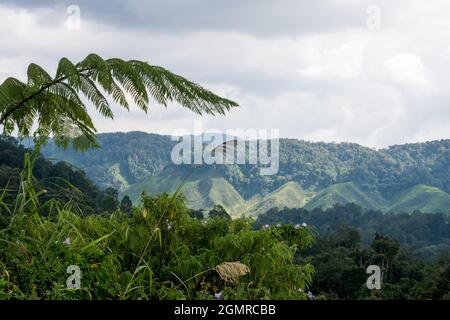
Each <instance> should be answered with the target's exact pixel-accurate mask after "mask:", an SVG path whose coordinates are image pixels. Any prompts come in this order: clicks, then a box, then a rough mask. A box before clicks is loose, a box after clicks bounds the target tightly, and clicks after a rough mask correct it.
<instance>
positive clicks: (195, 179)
mask: <svg viewBox="0 0 450 320" xmlns="http://www.w3.org/2000/svg"><path fill="white" fill-rule="evenodd" d="M98 139H99V142H100V144H101V146H102V147H101V148H100V149H94V150H89V151H88V152H86V153H81V152H76V151H74V150H72V149H69V150H66V151H63V150H60V149H57V148H56V147H55V146H54V144H53V143H52V142H50V143H49V144H48V145H47V146H46V147H45V148H44V149H43V153H44V155H45V156H47V157H49V158H53V159H57V160H64V161H67V162H69V163H71V164H73V165H75V166H77V167H79V168H81V169H83V170H84V171H85V172H86V173H87V175H88V176H89V177H90V178H91V179H92V180H93V181H94V182H95V183H96V184H97V185H98V186H100V187H103V188H104V187H111V186H112V187H115V188H117V189H118V190H119V191H120V193H121V194H122V195H125V194H127V195H130V197H131V198H132V200H133V201H138V199H139V195H140V193H141V192H142V191H146V192H148V193H150V194H156V193H161V192H174V191H175V190H177V189H178V188H179V187H180V186H181V191H182V192H183V193H184V195H185V197H186V199H187V203H188V205H189V206H190V207H192V208H195V209H199V208H209V207H211V206H212V205H213V204H221V205H223V206H224V207H225V208H226V209H227V211H229V212H230V213H231V214H232V215H233V216H239V215H241V214H260V213H263V212H265V211H267V210H268V209H270V208H272V207H279V208H280V207H288V208H298V207H305V208H307V209H313V208H318V207H322V208H328V207H330V206H332V205H333V204H335V203H340V204H345V203H349V202H355V203H357V204H359V205H361V206H363V207H367V208H370V209H383V210H393V211H407V212H412V211H414V210H423V211H441V212H446V213H449V214H450V200H449V199H450V196H449V192H450V140H440V141H431V142H426V143H413V144H404V145H397V146H392V147H389V148H385V149H380V150H373V149H371V148H367V147H363V146H361V145H358V144H355V143H323V142H317V143H314V142H306V141H301V140H296V139H280V149H279V152H280V163H279V172H278V174H275V175H271V176H264V175H261V174H260V172H259V168H258V166H256V165H250V164H242V165H237V164H232V165H217V164H213V165H200V164H197V165H175V164H173V163H172V161H171V159H170V154H171V151H172V148H173V146H174V145H175V144H176V143H177V141H172V140H171V137H170V136H163V135H157V134H148V133H143V132H128V133H107V134H99V135H98Z"/></svg>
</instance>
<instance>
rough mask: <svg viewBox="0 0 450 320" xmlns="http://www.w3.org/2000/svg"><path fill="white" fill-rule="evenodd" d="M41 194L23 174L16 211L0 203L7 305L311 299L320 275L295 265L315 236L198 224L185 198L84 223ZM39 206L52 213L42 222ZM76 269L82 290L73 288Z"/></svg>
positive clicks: (1, 282)
mask: <svg viewBox="0 0 450 320" xmlns="http://www.w3.org/2000/svg"><path fill="white" fill-rule="evenodd" d="M25 158H26V159H28V157H25ZM30 179H31V180H30ZM39 193H40V191H39V190H35V188H34V184H33V178H32V174H31V167H29V166H25V169H24V172H23V173H22V175H21V183H20V190H19V192H18V193H17V194H16V199H15V200H14V202H12V203H5V202H3V201H2V202H0V203H1V205H2V208H3V211H2V212H3V216H4V221H5V220H6V226H5V228H4V229H2V230H1V232H0V298H1V299H214V298H216V299H219V298H220V299H222V298H223V299H306V298H307V295H306V294H305V292H306V291H307V288H308V286H309V285H310V284H311V281H312V275H313V270H314V269H313V267H312V266H311V265H310V264H303V265H300V264H297V263H295V261H294V257H295V253H296V252H297V251H299V250H305V249H306V248H308V247H309V246H311V244H312V242H313V236H312V234H311V232H310V230H309V229H308V228H294V227H293V226H292V225H286V226H284V227H283V228H280V229H276V230H274V229H272V230H265V229H261V230H253V229H252V228H251V221H249V220H246V219H237V220H231V219H227V218H226V217H223V218H221V217H217V218H209V219H206V220H199V219H195V218H192V217H191V216H190V211H189V210H188V209H187V208H186V207H185V205H184V202H183V200H182V197H181V196H180V195H179V194H175V195H172V196H169V195H167V194H164V195H161V196H159V197H156V198H152V197H149V196H147V195H145V194H143V196H142V200H143V201H142V206H141V207H136V208H134V209H133V210H132V212H131V213H130V215H127V214H125V213H123V212H121V211H119V210H116V211H114V212H112V213H109V214H106V213H105V214H98V215H87V216H83V215H80V214H77V213H75V212H76V211H77V210H75V209H74V208H75V207H74V206H76V203H73V202H70V203H66V204H64V205H62V204H61V203H60V201H58V200H57V199H55V198H53V199H51V200H49V202H47V203H45V204H41V203H40V202H39ZM41 205H45V206H47V207H52V210H51V211H49V214H48V215H47V216H45V217H44V216H42V215H41V214H40V211H41V210H40V207H41ZM8 213H9V214H10V215H8V216H6V217H5V214H8ZM71 265H76V266H78V267H79V268H80V269H81V288H80V289H69V288H67V285H66V280H67V278H68V277H69V274H68V273H67V268H68V267H69V266H71Z"/></svg>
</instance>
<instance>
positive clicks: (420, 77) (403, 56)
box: [384, 52, 430, 86]
mask: <svg viewBox="0 0 450 320" xmlns="http://www.w3.org/2000/svg"><path fill="white" fill-rule="evenodd" d="M384 66H385V68H386V70H387V72H388V75H389V76H390V77H391V78H392V79H393V80H394V81H397V82H399V83H401V84H407V85H416V86H428V85H429V84H430V83H429V81H428V79H427V76H426V74H425V68H424V66H423V64H422V59H421V58H420V57H419V56H418V55H417V54H414V53H409V52H402V53H398V54H396V55H395V56H393V57H392V58H389V59H388V60H386V61H385V63H384Z"/></svg>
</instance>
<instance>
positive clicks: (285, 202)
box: [247, 181, 311, 215]
mask: <svg viewBox="0 0 450 320" xmlns="http://www.w3.org/2000/svg"><path fill="white" fill-rule="evenodd" d="M310 196H311V194H310V193H307V192H305V191H304V190H303V189H302V187H301V186H300V185H299V184H298V183H296V182H294V181H291V182H288V183H286V184H284V185H282V186H281V187H279V188H278V189H276V190H275V191H273V192H271V193H269V194H268V195H266V196H265V197H263V198H262V199H261V200H259V201H258V202H257V203H256V204H254V205H253V206H252V207H251V208H250V209H249V210H248V211H247V214H250V215H259V214H261V213H264V212H266V211H267V210H269V209H271V208H275V207H277V208H280V209H282V208H285V207H286V208H301V207H303V206H304V205H305V203H306V202H307V201H308V199H309V198H310Z"/></svg>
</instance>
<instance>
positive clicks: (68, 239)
mask: <svg viewBox="0 0 450 320" xmlns="http://www.w3.org/2000/svg"><path fill="white" fill-rule="evenodd" d="M63 244H65V245H66V246H70V238H66V240H64V241H63Z"/></svg>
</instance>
